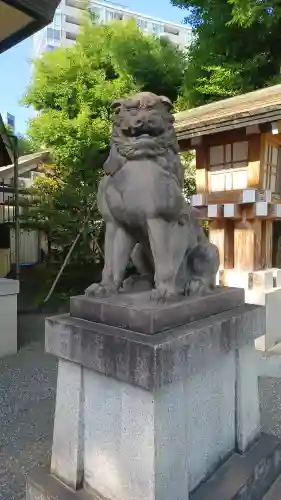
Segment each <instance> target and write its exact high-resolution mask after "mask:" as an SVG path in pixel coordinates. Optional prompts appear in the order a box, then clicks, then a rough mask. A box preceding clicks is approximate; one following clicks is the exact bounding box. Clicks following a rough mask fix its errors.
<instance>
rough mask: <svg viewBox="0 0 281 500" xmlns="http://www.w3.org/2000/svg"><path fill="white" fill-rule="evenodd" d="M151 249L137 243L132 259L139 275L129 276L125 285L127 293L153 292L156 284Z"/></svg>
mask: <svg viewBox="0 0 281 500" xmlns="http://www.w3.org/2000/svg"><path fill="white" fill-rule="evenodd" d="M150 254H151V251H150V248H147V247H146V246H144V245H142V244H141V243H137V244H136V246H135V248H134V249H133V251H132V254H131V259H132V262H133V264H134V266H135V268H136V271H137V273H138V274H133V275H132V276H129V277H128V278H127V279H126V280H125V281H124V283H123V289H124V290H125V291H126V292H137V291H139V292H140V291H145V290H151V289H152V288H153V284H154V268H153V262H152V255H150Z"/></svg>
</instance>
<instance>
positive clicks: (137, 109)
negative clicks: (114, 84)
mask: <svg viewBox="0 0 281 500" xmlns="http://www.w3.org/2000/svg"><path fill="white" fill-rule="evenodd" d="M112 111H113V129H112V138H111V151H110V156H109V158H108V160H107V162H106V164H105V166H104V169H105V172H106V173H110V174H114V173H115V171H117V170H120V168H122V166H123V165H124V164H125V163H126V162H128V161H134V160H140V159H142V158H151V159H153V160H154V161H155V163H156V164H157V165H158V166H160V167H162V168H163V169H164V170H167V171H169V172H170V173H172V174H174V175H176V178H177V181H178V182H179V183H180V184H182V172H181V170H182V167H181V166H180V161H179V157H178V152H179V147H178V142H177V137H176V133H175V130H174V127H173V122H174V117H173V115H172V103H171V102H170V100H169V99H168V98H166V97H162V96H157V95H155V94H152V93H150V92H143V93H140V94H136V95H134V96H133V97H131V98H127V99H121V100H118V101H115V102H114V103H113V105H112ZM113 159H114V161H115V165H117V163H118V166H115V167H113V165H112V162H113ZM116 160H118V162H117V163H116Z"/></svg>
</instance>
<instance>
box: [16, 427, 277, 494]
mask: <svg viewBox="0 0 281 500" xmlns="http://www.w3.org/2000/svg"><path fill="white" fill-rule="evenodd" d="M178 458H179V460H180V459H181V457H178ZM280 473H281V441H280V440H279V439H277V438H276V437H274V436H269V435H266V434H263V435H262V436H261V437H260V439H259V440H258V441H257V442H256V443H255V444H254V445H253V446H252V447H251V448H250V449H249V450H248V451H247V452H246V453H245V454H244V455H241V454H239V453H233V455H232V456H231V457H230V458H229V459H228V460H227V461H226V462H225V463H224V464H223V465H222V466H221V467H219V468H218V469H217V470H216V471H215V472H214V473H213V474H212V475H211V476H210V478H209V479H208V480H207V481H206V482H205V483H203V484H202V485H200V486H199V487H198V488H197V489H195V491H194V492H193V493H191V495H190V497H189V498H190V500H218V499H222V500H238V499H239V500H240V499H241V500H242V499H247V500H262V499H263V498H264V495H266V497H265V498H266V499H267V498H268V500H269V499H270V500H271V498H272V500H273V498H274V500H275V499H276V500H277V498H278V499H279V498H280V492H281V487H280V484H279V483H278V482H275V481H276V479H277V478H278V476H279V474H280ZM272 485H273V487H272V489H270V488H271V486H272ZM275 490H277V492H278V495H279V496H277V495H276V496H272V495H273V494H274V492H275ZM269 495H271V496H269ZM162 498H163V500H164V499H169V498H170V497H168V496H166V497H165V496H163V497H162ZM39 499H40V500H101V497H100V496H99V495H98V494H97V493H94V492H93V491H91V492H89V491H88V492H87V491H85V490H84V489H81V490H76V491H74V490H73V489H71V488H68V487H67V486H66V485H64V484H63V483H62V482H61V481H58V480H57V479H56V478H55V477H54V476H52V475H51V474H50V472H49V471H48V469H45V468H42V469H41V468H38V469H35V470H34V471H33V472H32V473H31V475H30V476H29V478H28V480H27V489H26V500H39ZM186 499H188V495H186Z"/></svg>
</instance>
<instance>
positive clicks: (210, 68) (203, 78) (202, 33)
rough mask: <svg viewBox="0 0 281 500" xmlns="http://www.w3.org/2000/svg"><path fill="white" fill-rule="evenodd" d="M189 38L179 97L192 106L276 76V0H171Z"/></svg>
mask: <svg viewBox="0 0 281 500" xmlns="http://www.w3.org/2000/svg"><path fill="white" fill-rule="evenodd" d="M172 3H173V4H174V5H177V6H179V7H181V8H182V9H186V13H187V16H186V21H187V22H188V23H190V24H191V26H192V28H193V32H194V37H195V38H194V42H193V44H192V46H191V48H190V52H189V60H188V69H187V71H186V76H185V83H184V92H183V94H184V95H183V98H182V103H184V105H185V106H190V107H193V106H197V105H200V104H205V103H208V102H212V101H216V100H219V99H223V98H226V97H231V96H234V95H237V94H241V93H244V92H248V91H251V90H255V89H258V88H262V87H265V86H267V85H271V84H274V83H277V82H278V81H280V66H281V51H280V49H279V47H280V44H281V4H280V2H279V0H272V1H271V2H269V1H267V0H264V1H260V0H228V1H227V0H172Z"/></svg>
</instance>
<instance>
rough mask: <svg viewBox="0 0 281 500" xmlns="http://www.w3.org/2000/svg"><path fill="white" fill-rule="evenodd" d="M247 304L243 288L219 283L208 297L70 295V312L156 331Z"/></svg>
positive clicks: (145, 330)
mask: <svg viewBox="0 0 281 500" xmlns="http://www.w3.org/2000/svg"><path fill="white" fill-rule="evenodd" d="M243 304H244V290H243V289H240V288H228V287H217V288H216V289H215V290H213V291H212V292H211V293H210V294H208V295H206V296H205V297H180V296H179V297H177V298H175V299H174V300H173V301H170V302H160V303H159V302H153V301H151V300H150V293H149V292H142V293H134V294H126V293H120V294H117V295H113V296H111V297H109V298H107V299H98V298H90V297H85V296H83V295H81V296H78V297H72V298H71V299H70V315H71V316H73V317H75V318H79V319H85V320H87V321H94V322H96V323H103V324H105V325H110V326H116V327H119V328H124V329H127V330H132V331H135V332H140V333H146V334H154V333H158V332H161V331H163V330H167V329H170V328H175V327H177V326H182V325H185V324H187V323H190V322H192V321H196V320H198V319H203V318H206V317H207V316H212V315H214V314H218V313H221V312H224V311H227V310H229V309H233V308H235V307H238V306H242V305H243Z"/></svg>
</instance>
